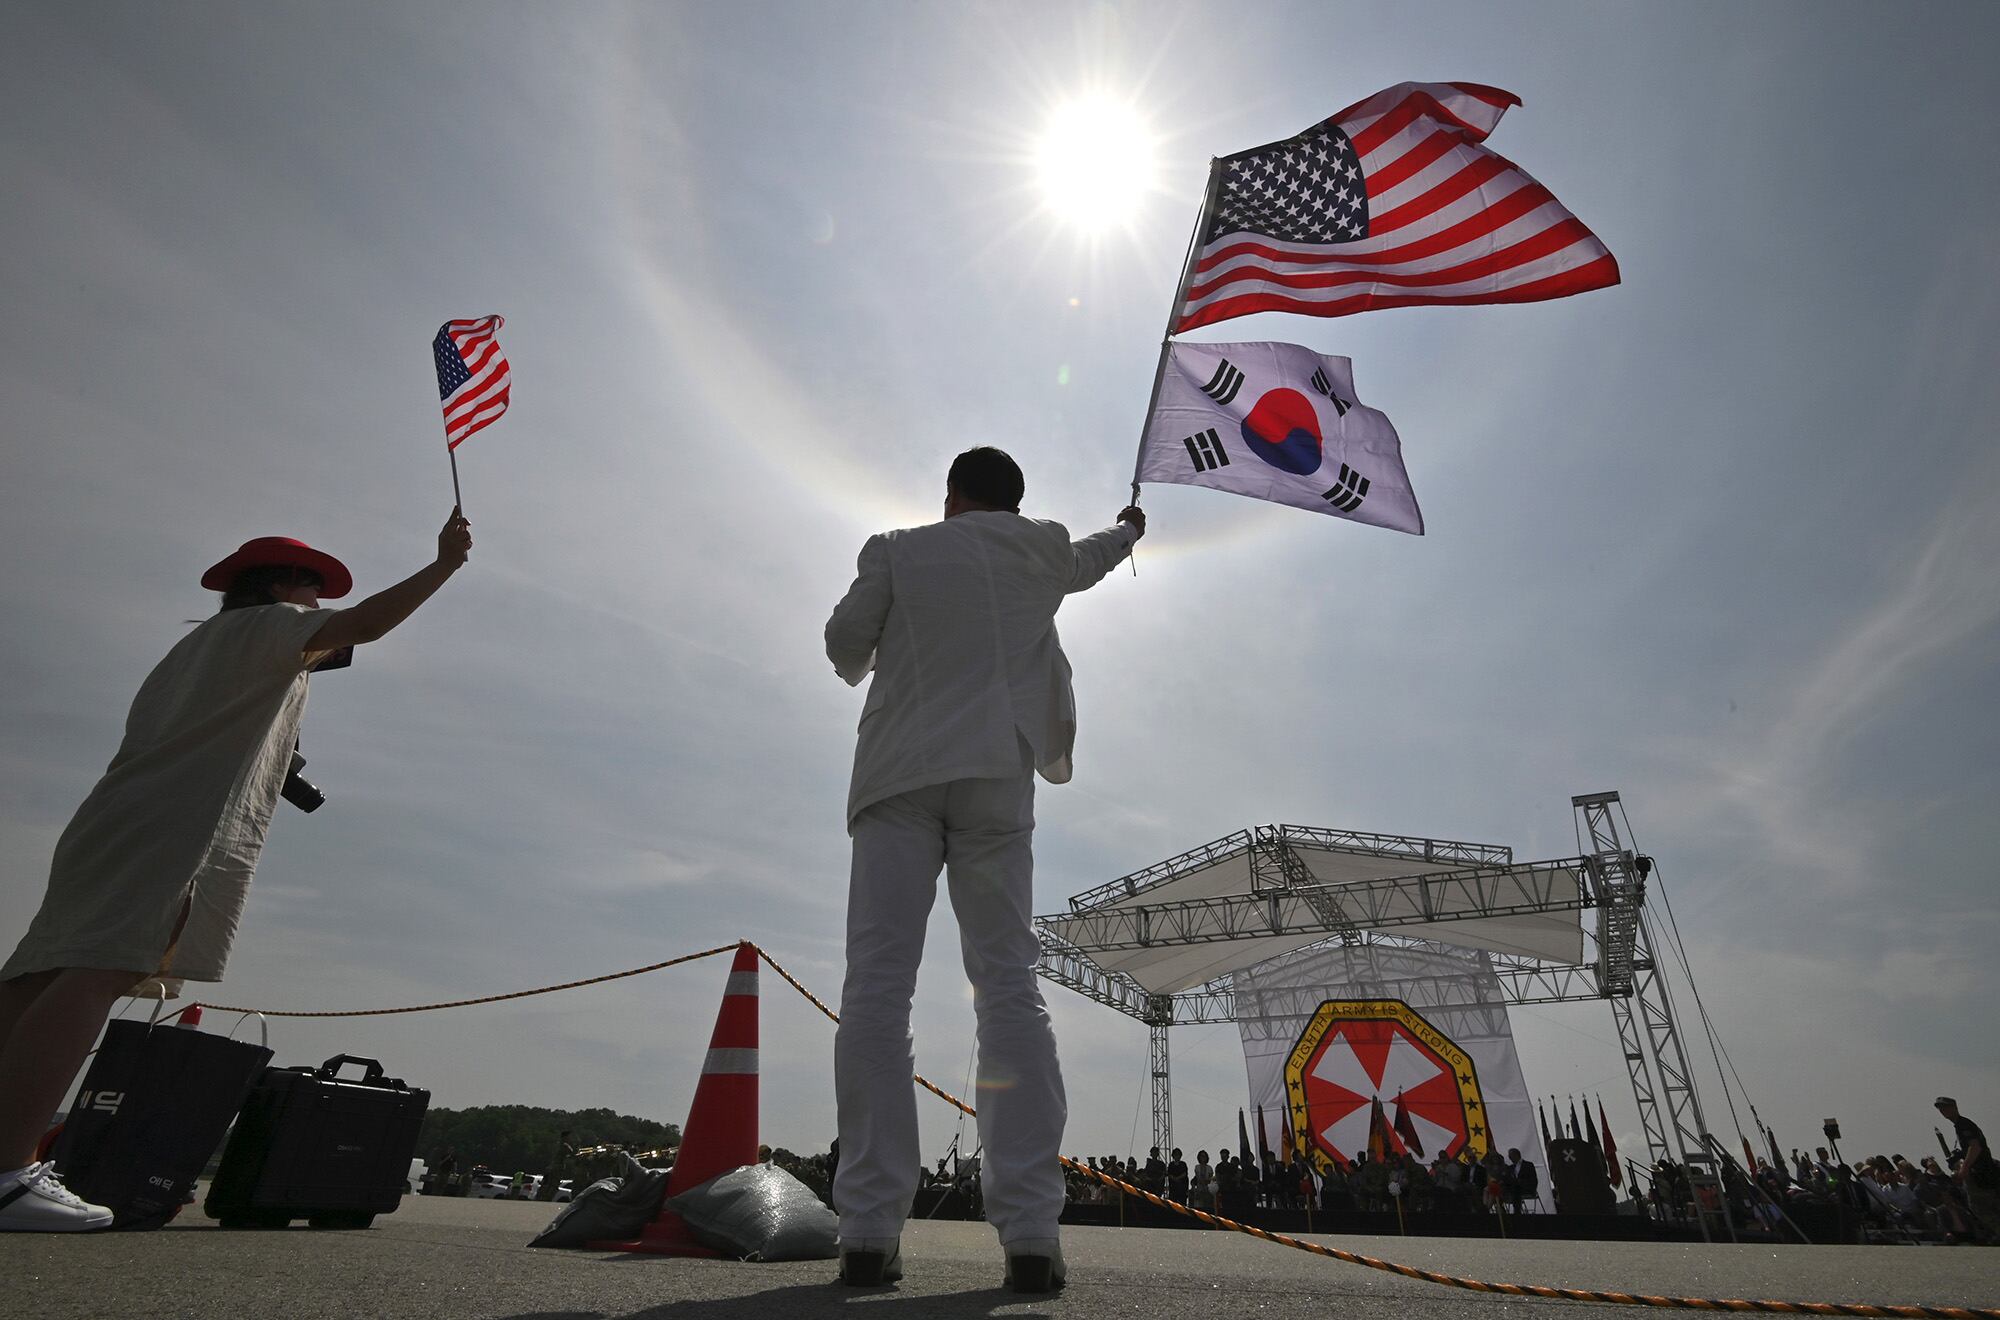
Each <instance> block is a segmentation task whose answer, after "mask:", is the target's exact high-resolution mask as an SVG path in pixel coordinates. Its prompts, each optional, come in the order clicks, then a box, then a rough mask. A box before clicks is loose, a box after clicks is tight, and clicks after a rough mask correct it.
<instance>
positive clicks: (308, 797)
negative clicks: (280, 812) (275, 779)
mask: <svg viewBox="0 0 2000 1320" xmlns="http://www.w3.org/2000/svg"><path fill="white" fill-rule="evenodd" d="M353 663H354V648H353V647H351V646H343V647H341V648H340V649H339V650H338V651H328V652H327V653H326V656H325V658H324V659H322V660H321V661H320V662H319V663H318V664H316V665H314V666H313V667H312V669H313V672H314V673H315V674H323V673H325V672H326V671H327V670H329V669H346V668H347V667H348V666H349V665H352V664H353ZM305 763H306V758H305V757H303V756H301V755H299V740H298V739H297V738H294V739H292V764H291V765H290V766H289V767H288V768H287V769H286V770H285V783H284V786H283V787H282V788H280V789H279V790H278V793H279V795H280V796H282V797H283V798H284V799H285V801H287V802H289V803H291V804H292V805H293V806H295V807H297V808H298V809H299V810H300V811H308V812H311V811H318V810H319V809H320V808H321V807H323V806H325V805H326V794H324V793H322V792H320V791H319V785H318V784H315V783H313V782H312V781H311V780H310V779H307V778H306V777H305V776H303V775H301V774H300V773H299V770H300V769H301V768H302V767H303V766H304V765H305Z"/></svg>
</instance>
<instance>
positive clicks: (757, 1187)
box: [665, 1164, 840, 1261]
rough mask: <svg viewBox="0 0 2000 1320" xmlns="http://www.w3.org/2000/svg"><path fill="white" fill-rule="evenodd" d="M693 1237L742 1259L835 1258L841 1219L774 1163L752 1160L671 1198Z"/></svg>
mask: <svg viewBox="0 0 2000 1320" xmlns="http://www.w3.org/2000/svg"><path fill="white" fill-rule="evenodd" d="M665 1205H666V1208H667V1209H669V1210H671V1211H673V1212H674V1213H675V1214H677V1215H679V1216H680V1217H681V1218H682V1219H685V1220H686V1221H687V1225H688V1228H689V1230H690V1231H692V1232H693V1234H694V1239H695V1241H697V1242H699V1243H701V1244H702V1245H703V1246H705V1247H709V1248H712V1249H714V1250H716V1251H720V1252H722V1253H723V1254H725V1255H729V1256H735V1257H738V1258H740V1259H742V1260H756V1261H773V1260H832V1259H833V1257H834V1255H835V1254H836V1243H837V1241H838V1239H839V1235H840V1220H839V1219H837V1218H836V1217H835V1216H834V1213H833V1211H831V1210H829V1209H827V1208H826V1203H825V1202H823V1201H821V1200H820V1199H819V1197H818V1196H817V1195H815V1194H814V1192H813V1190H812V1188H810V1187H808V1186H806V1185H805V1184H804V1183H802V1182H800V1181H799V1180H798V1179H797V1178H794V1177H793V1176H792V1175H791V1174H789V1173H786V1172H785V1171H784V1170H783V1169H781V1168H779V1167H778V1166H777V1165H775V1164H750V1165H745V1166H744V1167H743V1168H740V1169H732V1170H731V1171H730V1172H728V1173H723V1174H718V1175H716V1176H715V1177H713V1178H710V1179H709V1180H708V1181H707V1182H705V1183H703V1184H701V1186H699V1187H691V1188H689V1189H688V1190H687V1191H685V1192H682V1193H681V1194H680V1195H678V1196H674V1197H669V1198H668V1199H667V1201H666V1203H665Z"/></svg>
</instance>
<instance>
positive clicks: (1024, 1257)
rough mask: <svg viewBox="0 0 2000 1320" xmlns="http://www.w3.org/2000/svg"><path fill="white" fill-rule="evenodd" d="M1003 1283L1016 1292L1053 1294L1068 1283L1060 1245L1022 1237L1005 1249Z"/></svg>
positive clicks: (1045, 1239) (1052, 1241)
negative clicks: (1005, 1266)
mask: <svg viewBox="0 0 2000 1320" xmlns="http://www.w3.org/2000/svg"><path fill="white" fill-rule="evenodd" d="M1006 1252H1007V1272H1006V1274H1005V1275H1004V1276H1003V1280H1002V1281H1003V1282H1004V1283H1006V1285H1007V1286H1008V1287H1009V1288H1012V1289H1013V1290H1014V1291H1015V1292H1017V1293H1048V1292H1055V1291H1056V1290H1057V1289H1059V1288H1061V1287H1062V1286H1063V1285H1064V1284H1066V1283H1068V1282H1069V1270H1068V1268H1067V1267H1066V1266H1064V1264H1063V1254H1062V1243H1061V1241H1059V1240H1058V1239H1056V1238H1024V1239H1022V1240H1021V1241H1019V1242H1009V1243H1008V1244H1007V1246H1006Z"/></svg>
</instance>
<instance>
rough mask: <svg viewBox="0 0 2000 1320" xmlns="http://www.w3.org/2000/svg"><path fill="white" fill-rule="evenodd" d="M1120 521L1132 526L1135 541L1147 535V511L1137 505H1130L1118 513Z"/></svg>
mask: <svg viewBox="0 0 2000 1320" xmlns="http://www.w3.org/2000/svg"><path fill="white" fill-rule="evenodd" d="M1118 521H1119V522H1122V523H1130V524H1132V530H1133V532H1134V533H1135V535H1134V536H1133V537H1132V539H1133V540H1134V541H1136V540H1138V539H1139V537H1141V536H1144V535H1145V534H1146V511H1145V510H1144V509H1142V508H1140V507H1139V506H1138V505H1136V504H1128V505H1126V506H1125V507H1124V508H1122V509H1120V510H1119V511H1118Z"/></svg>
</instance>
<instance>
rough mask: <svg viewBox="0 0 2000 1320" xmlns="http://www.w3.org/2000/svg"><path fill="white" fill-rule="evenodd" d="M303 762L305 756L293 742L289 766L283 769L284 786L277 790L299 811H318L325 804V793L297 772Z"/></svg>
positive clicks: (304, 761)
mask: <svg viewBox="0 0 2000 1320" xmlns="http://www.w3.org/2000/svg"><path fill="white" fill-rule="evenodd" d="M305 763H306V758H305V757H303V756H300V755H299V745H298V744H297V743H293V744H292V764H291V768H290V769H288V770H286V771H285V786H284V787H283V788H281V789H279V790H278V792H279V793H280V794H282V795H283V796H284V799H285V801H287V802H289V803H291V804H292V805H293V806H295V807H297V808H298V809H299V810H300V811H318V810H319V809H320V808H321V807H323V806H325V805H326V794H324V793H322V792H320V791H319V786H318V785H316V784H314V783H312V782H311V781H310V780H308V779H306V778H305V777H304V776H303V775H301V774H300V773H299V768H300V767H301V766H303V765H304V764H305Z"/></svg>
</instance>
